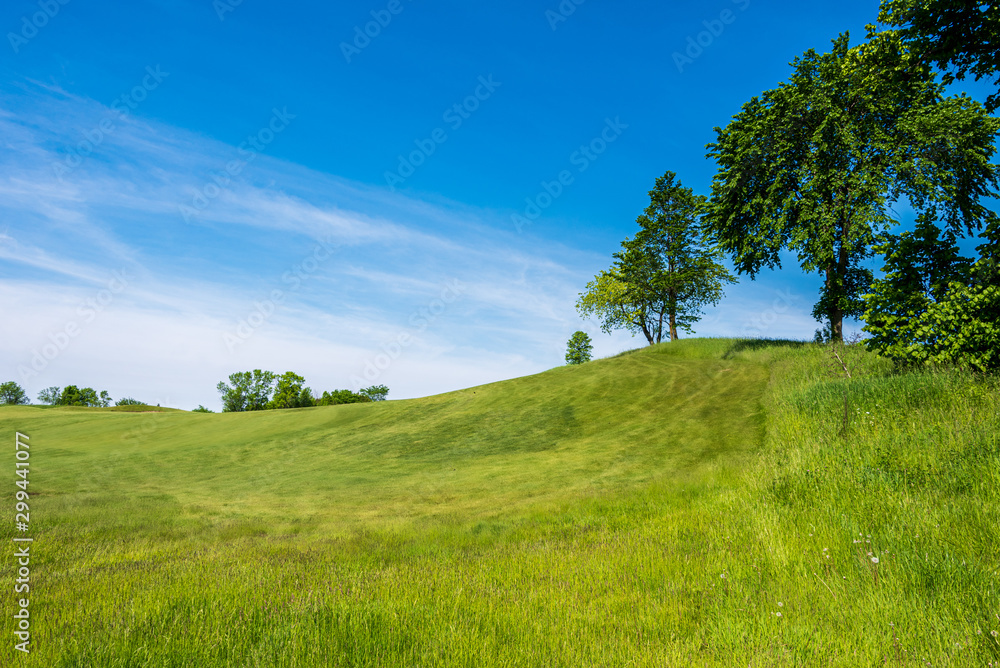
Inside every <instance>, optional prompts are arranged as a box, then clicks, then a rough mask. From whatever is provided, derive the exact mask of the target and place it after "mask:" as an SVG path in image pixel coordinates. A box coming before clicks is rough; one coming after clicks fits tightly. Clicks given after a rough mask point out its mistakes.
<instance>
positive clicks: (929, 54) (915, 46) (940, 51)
mask: <svg viewBox="0 0 1000 668" xmlns="http://www.w3.org/2000/svg"><path fill="white" fill-rule="evenodd" d="M878 18H879V21H881V22H882V23H884V24H886V25H888V26H892V27H897V28H899V35H900V36H901V37H902V38H903V39H904V40H905V41H906V42H907V45H908V46H909V47H910V49H911V50H912V51H913V52H914V53H915V54H917V55H918V56H920V57H921V58H923V59H924V60H926V61H927V62H929V63H932V64H934V65H936V66H937V67H938V68H939V69H941V70H943V71H944V72H945V74H944V77H943V80H944V83H946V84H949V83H952V82H953V81H954V80H955V79H964V78H965V77H966V76H967V75H969V74H971V75H973V76H974V77H975V78H976V80H977V81H978V80H979V79H981V78H983V77H990V76H996V79H995V83H996V85H997V86H998V87H1000V8H998V6H997V4H996V3H993V2H988V3H987V2H980V1H973V0H883V1H882V7H881V11H880V12H879V16H878ZM998 106H1000V93H994V94H993V95H990V97H989V99H987V101H986V108H987V110H989V111H994V110H995V109H996V108H997V107H998Z"/></svg>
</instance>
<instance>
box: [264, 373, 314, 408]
mask: <svg viewBox="0 0 1000 668" xmlns="http://www.w3.org/2000/svg"><path fill="white" fill-rule="evenodd" d="M305 382H306V379H305V378H303V377H302V376H300V375H298V374H296V373H292V372H291V371H286V372H285V373H284V374H283V375H281V376H280V377H278V379H277V386H276V388H275V390H274V398H273V399H271V401H270V402H269V403H268V404H267V407H268V408H307V407H309V406H315V405H316V401H315V400H314V399H313V396H312V390H310V389H309V388H308V387H303V386H304V385H305Z"/></svg>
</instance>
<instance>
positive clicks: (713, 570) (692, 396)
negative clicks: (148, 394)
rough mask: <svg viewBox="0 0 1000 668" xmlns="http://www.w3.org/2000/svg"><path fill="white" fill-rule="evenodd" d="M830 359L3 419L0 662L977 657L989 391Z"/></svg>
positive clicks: (768, 347) (670, 357)
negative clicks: (27, 585) (27, 507)
mask: <svg viewBox="0 0 1000 668" xmlns="http://www.w3.org/2000/svg"><path fill="white" fill-rule="evenodd" d="M851 354H852V358H851V359H849V360H848V363H849V367H850V368H851V378H846V377H845V374H844V373H843V371H842V369H839V367H836V368H833V367H831V360H830V359H829V356H828V353H827V352H826V351H825V350H824V349H822V348H820V347H818V346H813V345H802V344H791V343H762V342H738V341H728V340H693V341H682V342H679V343H674V344H664V345H661V346H656V347H651V348H648V349H643V350H641V351H636V352H633V353H629V354H625V355H621V356H618V357H616V358H611V359H606V360H600V361H597V362H592V363H590V364H587V365H583V366H580V367H572V368H559V369H554V370H552V371H549V372H546V373H543V374H539V375H537V376H531V377H527V378H520V379H516V380H512V381H506V382H503V383H496V384H492V385H487V386H483V387H477V388H472V389H469V390H463V391H460V392H454V393H450V394H446V395H440V396H436V397H429V398H426V399H418V400H410V401H400V402H385V403H381V404H356V405H346V406H331V407H321V408H311V409H300V410H287V411H267V412H260V413H244V414H199V413H187V412H183V411H167V410H163V411H160V412H120V411H112V410H101V409H73V408H39V407H4V408H0V427H2V429H3V431H5V432H6V433H8V434H9V435H11V436H12V435H13V432H14V431H15V430H19V431H21V432H23V433H27V434H29V435H30V436H31V462H32V468H31V471H32V472H31V481H32V482H31V487H30V489H29V491H30V492H31V493H32V500H31V519H32V522H31V525H32V531H31V535H33V536H34V537H35V543H34V544H33V547H32V550H33V557H32V603H31V614H32V620H33V625H32V629H33V632H34V633H33V640H34V641H35V642H34V649H33V652H32V654H31V655H30V656H20V653H17V654H18V656H14V655H15V652H14V651H13V649H12V645H13V642H12V641H8V642H6V643H5V644H4V646H3V647H0V662H2V663H3V664H4V665H13V664H11V663H10V662H11V661H14V660H16V661H17V664H18V665H22V664H23V665H25V666H102V667H103V666H107V667H113V666H191V665H198V666H230V665H231V666H313V665H317V666H318V665H341V666H438V665H440V666H539V665H546V666H574V667H575V666H591V665H593V666H598V665H603V666H625V665H630V666H663V665H720V666H721V665H727V666H728V665H745V664H748V663H752V665H755V666H766V665H774V666H778V665H805V664H810V665H845V666H847V665H851V666H856V665H868V664H873V663H879V664H881V663H883V662H888V663H895V664H899V665H926V663H925V662H930V663H931V665H986V663H987V662H989V661H993V662H996V661H997V659H1000V642H998V638H997V637H996V636H995V635H993V634H994V632H1000V617H997V612H998V611H1000V595H998V592H997V585H998V568H1000V548H998V545H1000V535H998V534H1000V531H998V529H997V527H998V526H1000V512H998V509H1000V503H998V501H1000V442H998V436H997V434H998V433H1000V401H998V398H997V396H998V395H997V390H998V384H997V382H996V380H994V379H983V378H974V377H971V376H967V375H964V374H962V373H959V372H940V373H936V374H932V373H923V374H902V375H900V374H893V373H891V371H890V370H889V369H887V368H885V366H884V365H883V364H882V363H880V362H879V361H878V360H876V359H874V358H872V357H870V356H867V355H866V354H864V353H862V352H861V351H859V350H852V351H851ZM838 369H839V373H837V371H838ZM845 396H846V404H845ZM150 410H152V409H150ZM9 457H10V459H9V460H8V462H9V466H10V471H11V472H13V470H14V464H13V462H14V459H13V455H12V454H10V455H9ZM13 480H14V478H13V475H11V482H10V483H7V484H6V485H7V486H8V488H9V491H8V492H7V493H5V498H8V499H9V500H8V503H9V504H10V506H11V508H12V507H13V500H12V492H13V490H14V489H15V488H14V487H13ZM14 535H16V532H15V531H14V530H13V529H12V528H9V527H4V528H3V529H2V530H0V537H2V538H3V539H4V540H5V541H6V542H7V544H8V545H10V544H11V542H10V540H11V538H13V537H14ZM876 559H877V562H876ZM12 561H13V559H11V562H12ZM11 562H8V563H11ZM13 580H14V576H13V566H6V567H4V568H3V569H2V576H0V591H6V592H11V591H12V588H13ZM12 596H13V595H12V594H8V601H9V600H11V598H10V597H12ZM4 605H5V606H8V607H9V605H8V604H7V603H5V604H4ZM7 619H8V622H7V625H8V627H9V631H13V624H12V623H11V620H10V616H9V615H8V616H7ZM8 637H10V634H9V633H8Z"/></svg>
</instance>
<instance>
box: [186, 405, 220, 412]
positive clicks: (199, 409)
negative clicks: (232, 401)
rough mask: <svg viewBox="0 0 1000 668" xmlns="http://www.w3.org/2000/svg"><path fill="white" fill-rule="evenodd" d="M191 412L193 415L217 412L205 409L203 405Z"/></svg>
mask: <svg viewBox="0 0 1000 668" xmlns="http://www.w3.org/2000/svg"><path fill="white" fill-rule="evenodd" d="M191 412H192V413H214V412H215V411H212V410H209V409H207V408H205V407H204V406H202V405H201V404H198V408H195V409H194V410H193V411H191Z"/></svg>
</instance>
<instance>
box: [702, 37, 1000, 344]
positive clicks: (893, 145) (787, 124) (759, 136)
mask: <svg viewBox="0 0 1000 668" xmlns="http://www.w3.org/2000/svg"><path fill="white" fill-rule="evenodd" d="M792 67H793V74H792V76H791V78H790V79H789V80H788V81H787V82H786V83H783V84H781V85H780V86H779V87H778V88H776V89H773V90H769V91H766V92H764V93H763V94H762V95H760V96H759V97H755V98H753V99H752V100H750V102H748V103H746V104H745V105H744V106H743V108H742V110H741V111H740V113H739V114H737V115H736V116H735V117H734V119H733V120H732V122H730V123H729V125H728V126H727V127H726V128H725V129H720V128H716V133H717V136H718V138H717V140H716V142H715V143H713V144H709V146H708V148H709V150H710V152H709V156H710V157H713V158H715V160H716V162H717V163H718V166H719V171H718V173H717V174H716V176H715V179H714V182H713V185H712V198H711V203H710V210H709V214H708V216H707V223H708V227H709V229H710V230H711V232H712V233H713V234H714V235H715V236H716V237H717V238H718V239H719V241H720V244H721V246H722V247H723V248H724V249H725V250H726V251H728V252H729V253H730V254H731V255H732V257H733V260H734V262H735V264H736V268H737V270H738V271H739V272H740V273H743V274H749V275H750V276H751V277H755V275H756V274H757V273H758V272H760V271H761V270H762V269H763V268H765V267H767V268H776V267H780V266H781V259H780V253H781V252H782V251H791V252H792V253H794V254H795V255H796V256H797V259H798V261H799V264H800V266H801V267H802V269H803V270H804V271H806V272H819V273H821V274H822V276H823V278H824V284H823V287H822V289H821V294H820V299H819V301H818V302H817V304H816V306H815V308H814V311H813V315H814V316H815V317H816V318H817V320H826V321H827V322H828V323H829V327H830V330H831V335H832V338H833V339H834V340H838V341H840V340H843V320H844V318H845V317H859V316H860V315H861V314H862V313H863V311H864V302H863V300H862V295H863V294H864V293H865V292H867V289H868V286H869V285H870V283H871V280H872V275H871V272H870V271H869V270H867V269H866V268H865V267H864V261H865V260H866V259H867V258H868V257H870V256H871V254H872V252H873V247H874V245H875V244H876V243H877V240H878V238H880V236H881V235H882V234H883V233H884V232H885V231H886V230H887V229H888V228H889V227H891V226H893V225H895V224H896V221H895V220H894V219H893V217H892V215H891V211H890V207H891V205H892V204H893V203H894V202H896V201H899V200H902V199H907V200H908V201H909V202H910V203H911V204H912V205H913V206H914V207H915V208H916V209H917V210H918V211H920V212H921V213H922V214H924V215H928V216H931V217H932V218H934V219H938V220H942V221H943V222H944V223H945V225H946V227H947V228H948V229H951V230H953V231H954V232H956V233H963V234H964V233H971V232H973V231H976V230H979V229H981V228H982V225H983V224H984V223H989V222H991V221H992V220H994V219H995V215H994V214H993V213H992V212H990V211H989V210H988V209H987V208H986V207H984V206H983V205H982V204H981V203H980V198H981V197H984V196H990V195H992V194H994V191H995V189H996V186H997V174H996V170H995V168H994V166H993V165H991V164H990V158H991V157H992V156H993V153H994V147H993V141H994V139H995V137H996V134H997V131H998V129H1000V121H998V120H997V119H994V118H991V117H990V116H988V115H987V114H986V112H985V110H984V109H983V107H982V106H981V105H980V104H979V103H977V102H975V101H973V100H971V99H969V98H967V97H964V96H962V97H950V98H945V97H944V95H943V92H942V90H943V89H942V86H941V84H940V83H938V82H936V81H935V79H934V75H933V73H932V72H931V71H930V69H929V68H928V67H927V66H926V65H924V64H922V63H921V62H920V61H919V59H918V58H916V57H914V56H912V55H911V54H909V53H908V52H907V51H906V49H905V47H904V45H903V43H902V42H901V41H900V39H899V37H898V35H896V34H895V33H892V32H887V33H880V34H877V35H873V36H872V39H871V41H870V42H869V43H867V44H863V45H861V46H858V47H854V48H851V47H850V44H849V36H848V35H846V34H844V35H841V36H840V37H839V38H838V39H837V40H835V41H834V43H833V49H832V50H831V52H830V53H825V54H818V53H816V52H815V51H813V50H810V51H808V52H806V53H805V54H804V55H803V56H802V57H800V58H796V59H795V60H794V61H793V62H792Z"/></svg>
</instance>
